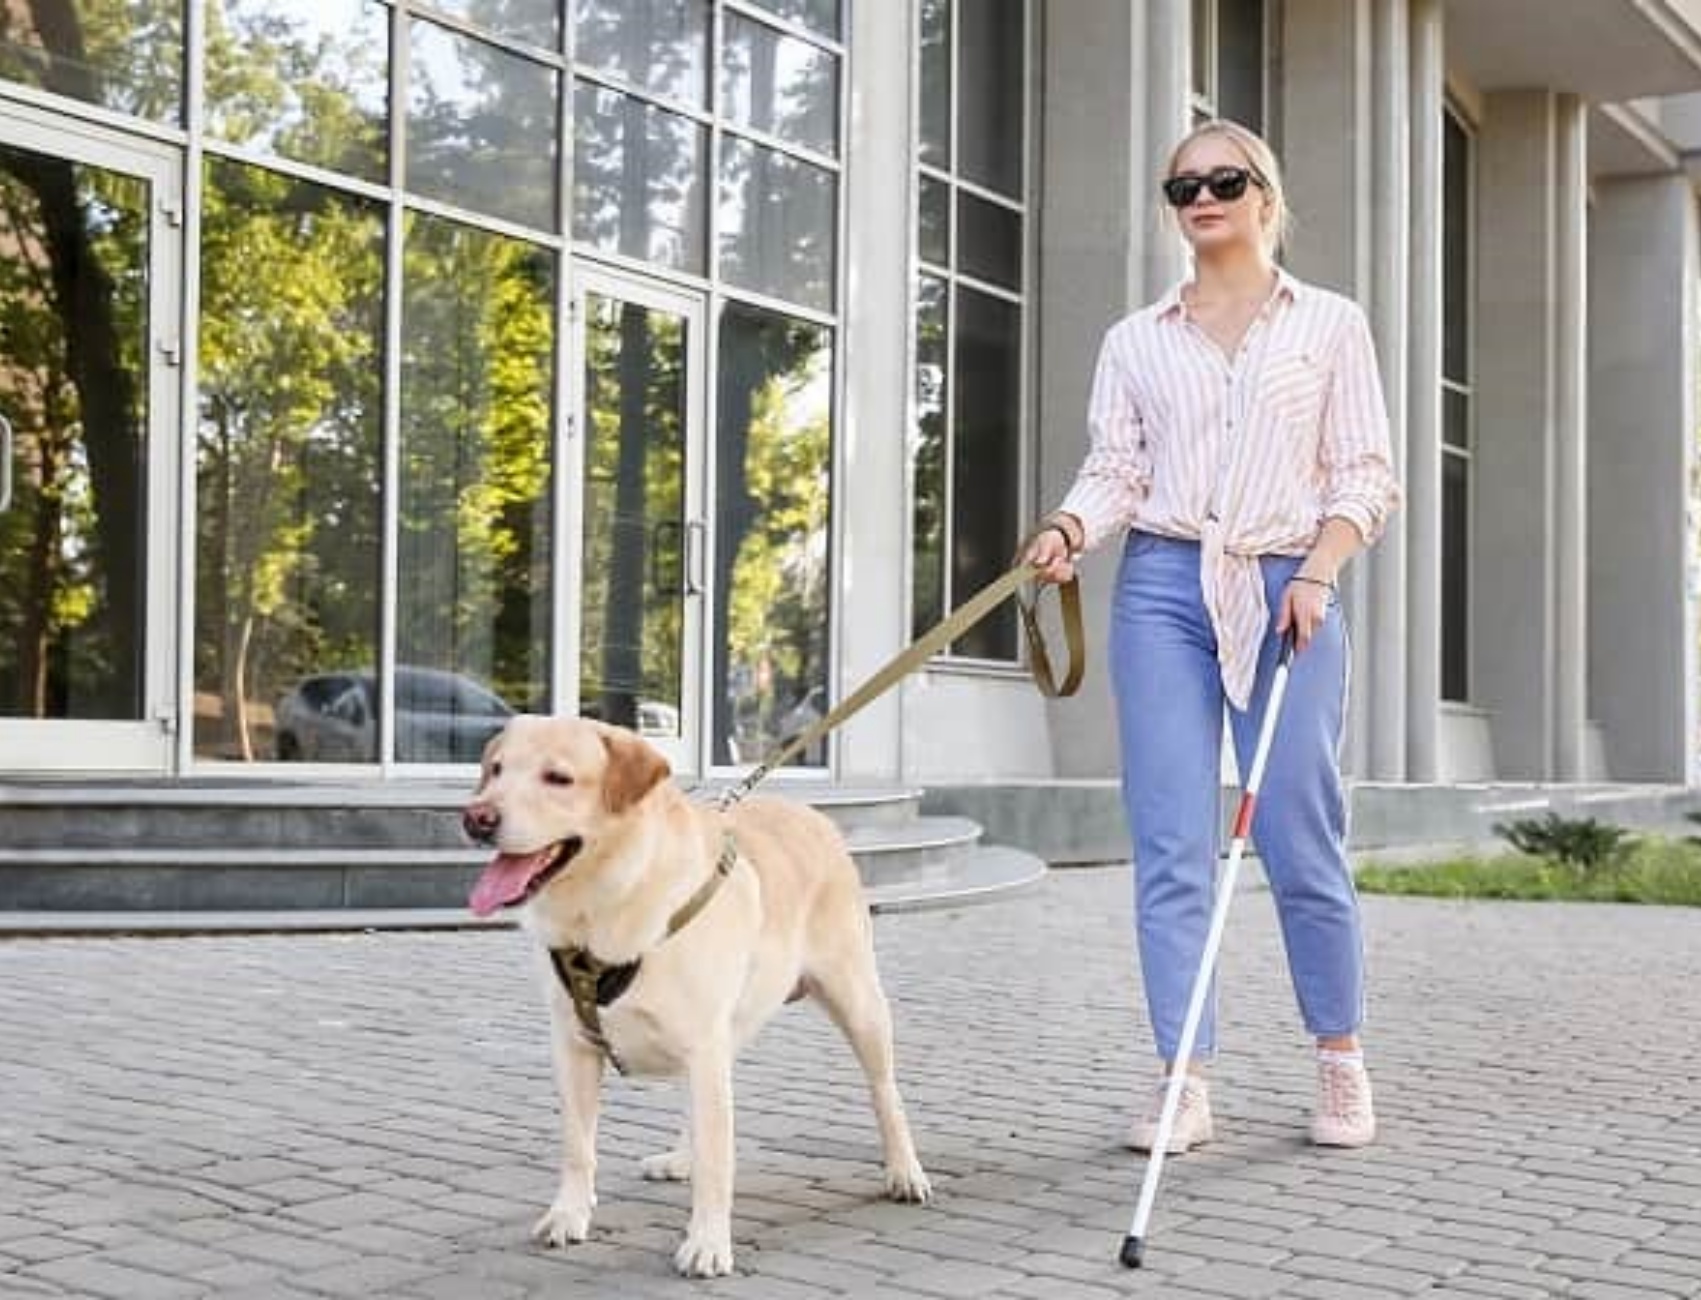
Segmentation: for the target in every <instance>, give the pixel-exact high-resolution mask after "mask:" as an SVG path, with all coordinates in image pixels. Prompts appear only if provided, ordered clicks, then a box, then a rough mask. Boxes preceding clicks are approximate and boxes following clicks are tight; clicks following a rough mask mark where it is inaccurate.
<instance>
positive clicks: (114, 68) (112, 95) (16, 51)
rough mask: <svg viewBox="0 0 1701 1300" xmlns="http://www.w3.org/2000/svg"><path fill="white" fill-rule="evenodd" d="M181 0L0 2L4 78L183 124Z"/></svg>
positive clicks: (0, 63) (0, 55)
mask: <svg viewBox="0 0 1701 1300" xmlns="http://www.w3.org/2000/svg"><path fill="white" fill-rule="evenodd" d="M183 8H184V6H183V0H121V2H114V0H104V2H102V0H31V2H30V3H28V4H23V3H7V4H0V78H4V79H5V80H7V81H16V82H21V83H22V84H24V85H27V86H40V87H41V88H42V89H43V90H49V91H52V92H53V93H54V94H56V95H67V96H69V97H71V98H72V99H80V100H82V101H83V102H84V103H87V104H98V105H100V106H101V107H102V108H109V109H111V110H112V111H113V112H115V113H128V114H130V115H132V116H135V117H142V118H146V119H148V120H149V121H153V122H168V123H173V124H175V123H177V122H179V121H180V120H181V117H182V108H183Z"/></svg>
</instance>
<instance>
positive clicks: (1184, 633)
mask: <svg viewBox="0 0 1701 1300" xmlns="http://www.w3.org/2000/svg"><path fill="white" fill-rule="evenodd" d="M1299 564H1300V561H1299V559H1298V558H1294V557H1287V556H1265V557H1264V558H1262V559H1261V560H1260V561H1259V565H1260V567H1261V568H1262V570H1263V577H1264V592H1265V598H1266V601H1267V603H1268V605H1269V608H1270V612H1271V629H1272V630H1271V631H1269V632H1268V633H1267V635H1266V636H1265V639H1264V644H1263V646H1262V647H1261V648H1260V651H1259V658H1258V676H1257V680H1256V683H1255V685H1254V687H1253V691H1252V698H1251V700H1250V701H1249V703H1248V708H1247V710H1246V712H1244V713H1243V712H1241V711H1239V710H1236V709H1233V708H1230V709H1229V710H1228V713H1229V724H1230V728H1231V730H1232V732H1233V738H1234V747H1235V754H1236V757H1237V761H1238V763H1239V767H1240V771H1241V773H1242V775H1243V776H1244V774H1245V773H1246V772H1247V771H1248V770H1249V769H1250V767H1251V764H1252V752H1253V749H1254V748H1255V747H1256V745H1257V740H1258V728H1259V725H1260V724H1261V722H1262V721H1263V717H1264V702H1265V700H1266V699H1267V698H1268V696H1269V691H1270V682H1271V679H1272V677H1273V676H1274V672H1275V664H1276V657H1277V654H1278V652H1279V650H1280V639H1279V638H1278V637H1277V636H1276V635H1275V632H1274V630H1273V629H1274V619H1275V613H1276V611H1277V610H1278V609H1279V608H1280V605H1281V595H1282V588H1283V587H1284V586H1285V584H1286V583H1287V580H1288V578H1289V577H1290V576H1291V575H1292V574H1293V572H1294V571H1295V570H1296V569H1297V568H1298V567H1299ZM1110 658H1111V671H1112V674H1113V677H1114V680H1115V687H1116V698H1117V715H1118V722H1119V724H1120V727H1121V739H1122V797H1123V803H1124V806H1125V807H1126V809H1127V812H1128V822H1129V827H1130V829H1131V830H1132V831H1133V834H1134V876H1135V914H1136V930H1137V934H1138V940H1139V949H1140V969H1141V973H1142V975H1143V976H1144V980H1145V987H1146V1005H1147V1009H1148V1011H1149V1013H1150V1015H1151V1021H1152V1029H1153V1034H1154V1037H1155V1038H1156V1040H1157V1048H1158V1054H1159V1056H1161V1057H1162V1058H1163V1059H1164V1060H1166V1061H1172V1060H1174V1059H1175V1054H1176V1048H1177V1044H1178V1041H1179V1040H1180V1038H1181V1024H1182V1020H1183V1019H1184V1017H1185V1015H1186V1012H1187V999H1188V995H1189V993H1190V992H1191V990H1192V985H1193V978H1194V975H1195V973H1196V972H1197V970H1198V967H1199V959H1200V956H1201V955H1202V953H1203V951H1204V947H1205V934H1206V931H1207V930H1208V929H1209V927H1210V916H1211V907H1212V903H1213V900H1214V897H1215V892H1216V867H1217V861H1218V856H1219V853H1220V850H1221V846H1220V826H1221V823H1220V805H1219V790H1220V758H1221V747H1222V722H1223V713H1224V704H1225V697H1224V695H1223V686H1222V674H1221V671H1220V670H1219V668H1218V665H1217V658H1216V636H1215V634H1214V633H1213V631H1212V629H1211V624H1210V619H1209V617H1208V616H1207V615H1206V613H1205V607H1204V602H1203V600H1202V598H1201V596H1200V590H1199V544H1198V543H1197V542H1188V541H1177V540H1174V539H1171V538H1165V537H1157V536H1154V535H1152V534H1150V533H1138V532H1135V533H1130V534H1129V536H1128V542H1127V545H1126V546H1125V547H1124V549H1123V554H1122V563H1121V567H1120V569H1119V571H1118V574H1117V582H1116V594H1115V599H1114V603H1113V606H1112V619H1111V638H1110ZM1347 662H1348V654H1347V637H1346V628H1345V626H1344V624H1343V622H1342V619H1341V611H1340V609H1339V607H1338V606H1336V605H1335V604H1334V603H1333V602H1331V605H1330V608H1329V612H1328V616H1327V618H1326V619H1325V620H1324V622H1323V625H1322V626H1321V627H1320V628H1319V629H1318V631H1317V634H1316V636H1314V637H1313V638H1312V640H1311V643H1310V644H1309V645H1308V646H1307V647H1306V649H1305V650H1303V651H1301V652H1299V653H1298V654H1296V655H1295V656H1294V660H1293V667H1292V670H1291V672H1290V673H1289V676H1288V689H1287V697H1286V700H1285V702H1284V704H1283V707H1282V716H1281V718H1280V720H1279V721H1278V722H1277V724H1276V734H1275V736H1274V738H1273V740H1272V742H1271V746H1270V757H1269V761H1268V763H1267V764H1266V766H1265V770H1264V782H1263V788H1262V790H1260V792H1259V798H1258V803H1257V807H1256V810H1255V811H1254V814H1253V819H1252V838H1253V842H1254V843H1255V844H1256V846H1257V849H1258V854H1259V857H1260V858H1261V859H1262V861H1263V864H1264V871H1265V874H1266V876H1267V877H1268V879H1269V882H1270V888H1271V892H1272V893H1273V895H1274V897H1275V902H1276V910H1277V914H1278V915H1279V917H1280V918H1281V926H1282V938H1283V941H1284V943H1285V944H1286V947H1287V957H1288V971H1289V973H1290V975H1291V976H1292V978H1293V985H1294V991H1295V993H1296V994H1297V996H1298V999H1299V1008H1300V1013H1301V1015H1302V1016H1303V1017H1304V1020H1305V1027H1306V1028H1307V1029H1308V1030H1309V1031H1310V1032H1311V1033H1312V1034H1313V1035H1315V1036H1317V1037H1320V1038H1321V1037H1333V1036H1336V1035H1345V1034H1351V1033H1354V1032H1356V1031H1357V1029H1358V1027H1359V1024H1360V1022H1361V1021H1362V1020H1363V1018H1364V940H1363V931H1362V929H1361V926H1360V923H1359V909H1358V896H1357V894H1356V893H1355V892H1354V890H1353V883H1352V874H1351V872H1350V870H1349V869H1348V866H1347V860H1346V852H1345V840H1346V800H1345V796H1344V793H1343V791H1342V788H1341V775H1340V742H1341V724H1342V716H1343V713H1344V710H1345V706H1346V694H1347ZM1215 1050H1216V988H1215V986H1214V984H1213V987H1212V989H1211V997H1210V1000H1209V1001H1208V1002H1207V1004H1206V1008H1205V1015H1204V1019H1203V1020H1202V1021H1201V1023H1200V1026H1199V1035H1198V1038H1197V1040H1196V1042H1195V1046H1194V1054H1195V1055H1196V1056H1198V1057H1201V1058H1206V1057H1209V1056H1211V1055H1212V1054H1213V1053H1214V1052H1215Z"/></svg>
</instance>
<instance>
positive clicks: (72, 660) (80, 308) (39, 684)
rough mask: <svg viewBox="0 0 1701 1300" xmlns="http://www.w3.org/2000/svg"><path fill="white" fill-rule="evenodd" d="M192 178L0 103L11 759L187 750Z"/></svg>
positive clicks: (29, 766)
mask: <svg viewBox="0 0 1701 1300" xmlns="http://www.w3.org/2000/svg"><path fill="white" fill-rule="evenodd" d="M180 177H181V166H180V164H179V162H178V159H177V157H176V156H175V154H174V153H173V152H172V151H170V150H167V149H163V148H156V147H152V146H148V145H145V144H142V143H140V142H132V141H129V140H127V139H125V138H123V137H120V136H118V135H116V134H114V133H111V132H105V131H100V130H97V129H95V128H93V127H86V126H84V125H83V124H81V123H79V122H76V121H74V120H71V119H65V118H60V117H57V116H55V115H52V114H47V113H39V112H34V111H30V110H27V109H25V108H23V107H21V106H19V107H13V106H5V107H0V771H5V772H24V773H28V772H36V771H44V772H45V771H79V770H81V771H155V772H164V771H166V770H168V769H169V767H170V765H171V762H172V757H173V744H172V736H173V733H174V731H175V725H176V719H177V698H176V696H177V692H176V688H175V681H174V678H175V673H174V662H175V660H174V657H173V655H172V647H173V645H174V643H175V624H176V619H177V609H178V604H177V600H176V586H175V581H174V568H175V566H174V558H175V549H174V545H173V534H174V531H175V527H174V525H175V519H176V499H177V493H176V490H175V466H176V464H177V461H176V458H175V454H174V447H173V445H172V431H173V430H175V429H176V427H177V421H176V419H175V413H176V411H177V409H178V404H179V402H178V393H177V391H176V390H177V376H178V371H177V369H176V366H177V347H178V342H179V340H178V335H177V331H178V328H179V320H180V315H179V310H178V303H179V297H178V294H179V284H180V268H181V239H180V232H179V231H178V230H177V229H175V227H176V226H177V225H179V224H180V221H181V217H180V213H181V206H180V204H181V197H180V196H181V180H180Z"/></svg>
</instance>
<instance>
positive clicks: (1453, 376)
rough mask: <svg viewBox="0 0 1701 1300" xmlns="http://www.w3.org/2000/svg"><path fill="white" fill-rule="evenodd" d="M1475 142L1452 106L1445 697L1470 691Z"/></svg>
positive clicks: (1447, 143)
mask: <svg viewBox="0 0 1701 1300" xmlns="http://www.w3.org/2000/svg"><path fill="white" fill-rule="evenodd" d="M1472 145H1473V142H1472V140H1471V136H1470V133H1469V132H1468V131H1467V130H1466V129H1465V125H1464V123H1463V122H1462V121H1460V119H1459V118H1458V117H1457V116H1456V115H1455V114H1454V113H1453V112H1452V111H1451V110H1449V111H1447V112H1446V114H1445V122H1444V124H1443V135H1442V166H1441V169H1442V192H1441V208H1442V235H1441V270H1442V277H1441V278H1442V288H1441V320H1442V330H1443V336H1442V345H1441V698H1442V699H1445V700H1466V699H1469V698H1470V685H1471V682H1470V626H1471V625H1470V515H1471V445H1472V436H1471V406H1472V402H1471V394H1472V375H1473V373H1474V367H1473V364H1472V360H1473V359H1472V353H1471V289H1472V275H1471V264H1472V257H1473V252H1474V245H1475V240H1474V238H1473V231H1474V227H1475V220H1474V214H1475V210H1476V209H1475V205H1474V193H1473V191H1474V187H1473V171H1474V169H1473V166H1472V163H1473V152H1474V150H1473V147H1472Z"/></svg>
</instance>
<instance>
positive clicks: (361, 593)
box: [195, 160, 384, 761]
mask: <svg viewBox="0 0 1701 1300" xmlns="http://www.w3.org/2000/svg"><path fill="white" fill-rule="evenodd" d="M383 231H384V221H383V214H382V210H381V209H380V208H379V207H378V206H377V205H376V204H373V203H369V202H366V201H364V200H361V199H358V198H355V197H353V196H350V195H345V194H340V193H338V192H336V191H333V190H330V189H327V188H325V187H323V186H319V185H314V184H311V183H309V182H306V181H301V180H296V179H292V178H289V177H286V176H282V175H279V174H277V173H275V172H270V171H266V170H263V169H261V168H258V167H250V166H245V165H242V164H238V163H234V162H226V161H222V160H212V161H209V162H208V164H207V167H206V186H205V196H204V199H203V208H202V237H201V322H200V404H199V413H198V414H199V419H198V423H197V429H196V454H197V464H196V470H197V472H196V497H197V500H196V509H195V523H196V566H195V567H196V591H195V610H196V616H195V690H196V707H195V750H196V753H197V754H200V755H202V756H204V757H216V758H232V759H240V760H253V759H262V758H269V757H271V756H273V754H274V753H275V754H276V756H277V757H279V758H316V759H320V760H328V761H334V760H357V761H358V760H370V759H372V758H374V757H375V756H376V748H375V737H376V716H375V708H374V705H373V704H372V703H371V702H370V699H368V700H366V701H363V702H362V704H361V707H360V708H359V710H358V716H354V715H355V714H356V710H355V709H354V708H353V706H352V704H348V702H347V701H346V700H345V701H344V704H345V705H346V706H347V707H346V712H347V713H348V714H350V715H351V716H350V717H349V718H345V719H343V721H345V722H346V723H347V725H346V726H343V727H340V728H333V727H331V726H329V725H322V724H321V723H318V722H315V720H314V718H313V717H312V716H311V715H312V714H313V713H314V712H315V711H314V709H313V708H312V706H311V705H310V704H306V703H305V701H304V694H305V695H309V696H310V695H314V694H315V692H314V691H312V690H308V691H306V692H305V693H304V691H303V686H304V684H305V683H306V682H307V680H308V679H310V678H312V677H314V676H315V675H316V674H321V673H323V672H324V671H325V670H327V669H342V670H359V669H363V668H364V669H365V670H367V671H368V672H369V671H370V669H371V668H372V666H373V664H374V663H375V662H376V659H377V644H378V589H379V545H378V538H379V528H380V523H381V517H380V512H379V500H380V495H379V492H380V466H379V456H378V447H379V432H380V416H379V412H380V400H381V392H380V375H381V373H382V348H381V342H380V340H381V339H382V333H383V266H384V257H383V250H384V239H383ZM274 708H278V709H280V710H281V711H283V712H286V713H290V714H300V715H302V721H301V725H297V726H282V725H275V723H276V722H277V721H278V720H277V719H275V718H274V712H273V710H274Z"/></svg>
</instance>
